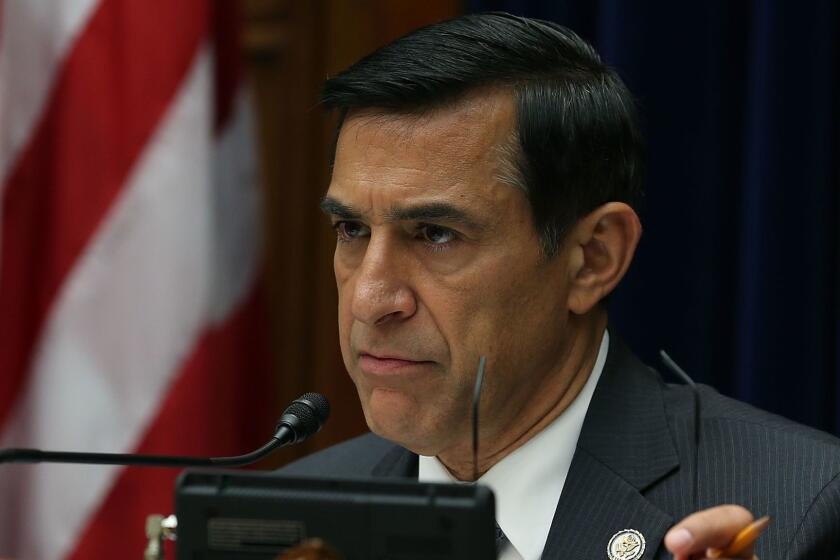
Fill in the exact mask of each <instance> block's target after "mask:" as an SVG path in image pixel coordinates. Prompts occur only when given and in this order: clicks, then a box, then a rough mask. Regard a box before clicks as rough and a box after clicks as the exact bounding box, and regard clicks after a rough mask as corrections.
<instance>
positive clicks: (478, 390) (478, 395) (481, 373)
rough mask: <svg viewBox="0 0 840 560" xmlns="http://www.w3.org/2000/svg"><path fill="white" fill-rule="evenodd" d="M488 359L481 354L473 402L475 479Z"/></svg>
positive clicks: (475, 476)
mask: <svg viewBox="0 0 840 560" xmlns="http://www.w3.org/2000/svg"><path fill="white" fill-rule="evenodd" d="M486 362H487V360H486V359H485V357H484V356H481V358H479V360H478V373H477V374H476V376H475V388H474V389H473V402H472V417H473V421H472V430H473V432H472V448H473V449H472V451H473V480H474V481H477V480H478V435H479V434H478V412H479V411H478V409H479V405H480V404H481V388H482V387H483V386H484V366H485V364H486Z"/></svg>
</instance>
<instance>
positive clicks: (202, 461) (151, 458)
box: [0, 393, 330, 467]
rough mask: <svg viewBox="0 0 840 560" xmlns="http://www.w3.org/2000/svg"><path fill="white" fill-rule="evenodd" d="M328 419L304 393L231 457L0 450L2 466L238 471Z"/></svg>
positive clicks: (326, 409) (324, 403)
mask: <svg viewBox="0 0 840 560" xmlns="http://www.w3.org/2000/svg"><path fill="white" fill-rule="evenodd" d="M329 415H330V403H329V401H328V400H327V398H326V397H324V396H323V395H320V394H318V393H306V394H304V395H303V396H301V397H300V398H298V399H295V400H294V401H293V402H292V404H290V405H289V406H288V408H286V410H285V411H283V415H282V416H281V417H280V420H279V421H278V423H277V428H276V430H275V433H274V436H273V437H272V438H271V440H270V441H269V442H268V443H266V444H265V445H263V446H262V447H260V448H259V449H257V450H255V451H252V452H251V453H247V454H245V455H236V456H233V457H179V456H169V455H138V454H131V453H83V452H75V451H42V450H40V449H0V464H2V463H74V464H87V465H134V466H144V467H242V466H245V465H250V464H251V463H255V462H256V461H258V460H260V459H262V458H263V457H265V456H266V455H268V454H269V453H271V452H272V451H273V450H275V449H277V448H278V447H284V446H286V445H293V444H295V443H300V442H301V441H303V440H305V439H306V438H307V437H309V436H311V435H313V434H315V433H316V432H318V430H320V429H321V427H322V426H323V425H324V422H326V420H327V418H328V417H329Z"/></svg>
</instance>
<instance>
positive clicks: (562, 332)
mask: <svg viewBox="0 0 840 560" xmlns="http://www.w3.org/2000/svg"><path fill="white" fill-rule="evenodd" d="M324 101H325V104H326V105H327V107H329V108H337V109H338V110H339V111H340V124H339V134H338V137H337V143H336V149H335V157H334V166H333V175H332V181H331V184H330V186H329V189H328V191H327V194H326V196H325V197H324V200H323V204H322V207H323V209H324V211H325V212H326V213H327V215H328V216H329V217H330V220H331V222H332V224H333V227H334V228H335V230H336V235H337V245H336V251H335V260H334V266H335V274H336V280H337V284H338V291H339V332H340V340H341V350H342V354H343V357H344V362H345V365H346V367H347V370H348V372H349V373H350V375H351V377H352V378H353V381H354V382H355V384H356V387H357V389H358V393H359V398H360V400H361V404H362V407H363V409H364V413H365V417H366V420H367V423H368V425H369V427H370V429H371V431H372V432H373V434H376V435H373V434H369V435H366V436H363V437H361V438H357V439H356V440H353V441H350V442H347V443H345V444H342V445H339V446H337V447H335V448H332V449H329V450H327V451H324V452H321V453H319V454H316V455H313V456H311V457H309V458H306V459H303V460H302V461H299V462H298V463H295V464H293V465H291V466H289V467H287V468H286V469H284V471H282V472H285V473H289V474H310V475H311V474H319V475H328V476H343V475H373V476H396V477H417V478H419V479H420V480H424V481H455V480H458V481H471V480H474V479H475V477H476V476H478V481H479V482H482V483H485V484H488V485H489V486H490V487H491V488H493V490H494V491H495V493H496V497H497V520H498V523H499V526H500V529H501V532H502V533H500V539H501V546H502V548H501V557H502V558H505V559H512V558H523V559H525V560H531V559H536V558H540V557H542V558H605V557H609V558H622V559H623V560H635V559H636V558H666V557H670V554H671V553H673V554H674V555H675V556H676V557H677V558H689V557H691V558H694V557H703V556H705V554H706V550H707V549H708V548H714V547H716V548H723V547H725V546H726V545H727V544H728V543H729V542H730V541H731V540H732V539H733V538H734V536H735V535H736V534H737V533H738V531H739V530H741V529H742V528H743V527H745V526H746V525H748V524H749V523H750V522H751V521H752V519H753V513H756V514H761V515H764V514H770V515H772V516H773V521H772V523H771V526H770V529H769V530H768V532H767V533H766V534H765V535H764V536H763V537H762V538H761V539H760V540H759V541H758V543H757V544H756V549H755V551H754V550H753V549H752V548H748V549H747V550H744V551H743V552H742V553H740V554H739V557H743V558H751V557H752V556H753V553H754V552H757V553H758V555H759V556H761V557H762V559H764V560H766V559H771V558H823V557H827V556H828V555H830V554H834V553H836V552H837V551H838V550H840V530H838V527H840V479H838V473H840V446H838V441H837V440H836V439H834V438H832V437H830V436H827V435H824V434H820V433H818V432H815V431H813V430H809V429H806V428H803V427H799V426H796V425H795V424H793V423H790V422H787V421H785V420H782V419H780V418H777V417H774V416H772V415H769V414H766V413H763V412H760V411H758V410H755V409H753V408H751V407H748V406H747V405H743V404H740V403H736V402H734V401H731V400H729V399H726V398H724V397H722V396H720V395H718V394H716V393H715V392H714V391H712V390H710V389H708V388H702V389H700V390H699V398H700V401H701V405H700V412H701V414H702V421H701V422H700V423H699V425H695V421H694V418H695V416H694V414H695V412H696V409H695V401H694V395H693V394H692V392H691V390H690V389H689V388H687V387H684V386H667V385H665V384H663V383H662V381H661V380H660V378H659V377H658V375H657V374H656V373H655V372H654V371H652V370H651V369H650V368H648V367H646V366H644V365H643V364H641V363H640V362H639V361H638V360H637V359H636V358H635V357H634V356H633V355H632V353H630V351H629V350H628V349H627V348H626V347H625V346H624V345H623V344H622V343H621V341H620V340H619V338H618V336H617V334H616V333H614V332H611V331H609V330H608V318H607V312H606V307H605V304H604V300H605V298H607V296H608V295H609V294H610V292H612V290H613V289H614V288H615V287H616V285H617V284H618V283H619V281H620V280H621V279H622V277H623V276H624V274H625V273H626V271H627V269H628V267H629V266H630V263H631V261H632V259H633V255H634V252H635V249H636V246H637V244H638V242H639V238H640V236H641V225H640V223H639V219H638V216H637V214H636V211H635V208H636V207H637V205H638V204H639V200H640V198H641V196H642V183H643V172H642V168H643V160H644V156H643V149H642V142H641V139H640V136H639V132H638V125H637V122H636V121H637V117H636V112H635V109H634V103H633V100H632V98H631V96H630V94H629V92H628V91H627V89H626V87H625V86H624V84H623V83H622V82H621V80H620V79H619V78H618V76H617V75H616V74H615V73H614V72H613V71H612V70H610V69H609V68H607V67H606V66H604V65H603V64H602V63H601V61H600V59H599V58H598V55H597V54H596V53H595V52H594V50H593V49H592V48H591V47H590V46H589V45H587V44H586V43H585V42H583V41H582V40H581V39H580V38H578V37H577V36H576V35H575V34H573V33H572V32H570V31H569V30H567V29H564V28H562V27H560V26H558V25H555V24H551V23H547V22H542V21H537V20H529V19H523V18H517V17H513V16H510V15H506V14H483V15H470V16H464V17H461V18H458V19H455V20H452V21H448V22H444V23H441V24H437V25H434V26H431V27H428V28H425V29H421V30H419V31H416V32H414V33H412V34H410V35H408V36H406V37H403V38H402V39H400V40H398V41H396V42H394V43H392V44H390V45H388V46H386V47H384V48H382V49H380V50H379V51H377V52H375V53H373V54H371V55H370V56H368V57H366V58H365V59H363V60H361V61H359V62H358V63H357V64H355V65H353V66H352V67H351V68H349V69H348V70H346V71H345V72H344V73H342V74H340V75H339V76H337V77H335V78H332V79H331V80H329V81H328V82H327V83H326V86H325V91H324ZM481 357H485V358H486V379H485V383H484V388H483V392H482V395H481V430H480V444H479V448H478V451H479V453H478V460H477V463H475V462H474V460H473V448H472V443H471V437H470V435H471V416H470V405H471V392H472V390H473V387H474V383H475V375H476V371H477V366H478V364H479V360H480V358H481ZM695 436H699V446H698V445H697V444H696V441H695ZM730 503H735V504H740V505H738V506H734V505H723V506H719V505H718V504H730ZM692 512H699V513H694V514H692ZM666 532H667V535H666ZM622 547H623V548H622Z"/></svg>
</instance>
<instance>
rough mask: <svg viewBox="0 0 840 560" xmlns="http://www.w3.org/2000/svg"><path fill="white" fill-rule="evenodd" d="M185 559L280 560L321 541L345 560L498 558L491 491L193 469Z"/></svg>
mask: <svg viewBox="0 0 840 560" xmlns="http://www.w3.org/2000/svg"><path fill="white" fill-rule="evenodd" d="M175 509H176V516H177V518H178V539H177V557H178V560H221V559H226V560H227V559H231V558H236V559H253V560H263V559H265V560H274V559H275V558H277V557H278V556H279V555H280V554H282V553H283V551H285V550H286V549H288V548H290V547H292V546H294V545H296V544H298V543H299V542H301V541H302V540H305V539H312V538H319V539H321V540H323V541H325V542H326V543H327V544H328V545H330V546H331V547H332V548H334V549H335V550H337V551H338V552H339V554H340V555H341V557H342V558H343V560H421V559H422V560H456V559H457V560H464V559H474V560H495V558H496V540H495V502H494V497H493V493H492V492H491V491H490V489H489V488H487V487H485V486H481V485H472V484H469V485H468V484H457V485H456V484H428V483H419V482H414V481H400V480H394V479H326V478H289V477H283V476H280V475H277V474H273V473H242V472H201V471H186V472H184V473H183V474H182V475H181V477H180V478H179V480H178V483H177V486H176V493H175Z"/></svg>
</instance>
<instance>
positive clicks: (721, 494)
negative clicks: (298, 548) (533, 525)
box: [279, 337, 840, 560]
mask: <svg viewBox="0 0 840 560" xmlns="http://www.w3.org/2000/svg"><path fill="white" fill-rule="evenodd" d="M700 395H701V402H702V405H701V410H702V420H701V427H700V445H699V449H698V446H696V445H695V443H694V408H693V397H692V393H691V391H690V390H689V389H688V388H687V387H684V386H672V385H666V384H664V383H663V382H662V380H661V379H660V377H659V375H658V374H657V373H656V372H655V371H653V370H652V369H650V368H649V367H647V366H645V365H644V364H642V363H641V362H640V361H639V360H638V359H637V358H636V357H635V356H634V355H633V354H632V353H631V352H630V351H629V350H628V349H627V348H626V346H624V345H623V344H622V343H621V342H620V341H619V340H618V338H617V337H613V339H612V341H611V344H610V351H609V355H608V357H607V362H606V365H605V367H604V372H603V374H602V376H601V379H600V380H599V383H598V387H597V389H596V390H595V394H594V396H593V398H592V402H591V404H590V406H589V410H588V412H587V415H586V420H585V422H584V425H583V429H582V431H581V435H580V440H579V442H578V446H577V450H576V452H575V455H574V459H573V460H572V465H571V468H570V470H569V474H568V478H567V479H566V484H565V487H564V489H563V494H562V496H561V497H560V501H559V503H558V505H557V510H556V512H555V514H554V521H553V523H552V527H551V531H550V533H549V536H548V540H547V542H546V546H545V551H544V553H543V558H545V559H554V558H598V559H602V558H606V547H607V542H608V540H609V539H610V537H611V536H612V535H613V534H615V533H616V532H617V531H620V530H622V529H636V530H637V531H639V532H641V533H642V534H643V535H644V537H645V539H646V541H647V548H646V550H645V553H644V556H643V558H645V559H651V558H657V559H664V558H670V556H669V555H668V553H667V552H666V551H665V549H664V547H663V546H662V544H661V541H662V538H663V536H664V534H665V532H666V531H667V530H668V528H670V527H671V526H672V525H674V523H676V522H677V521H679V520H680V519H682V518H683V517H684V516H686V515H688V514H689V513H691V512H693V511H697V510H699V509H703V508H707V507H711V506H715V505H720V504H726V503H734V504H741V505H743V506H745V507H747V508H748V509H749V510H750V511H752V512H753V513H754V514H756V515H757V516H758V515H765V514H769V515H771V516H772V518H773V521H772V523H771V525H770V528H769V529H768V531H767V532H766V534H764V535H763V536H762V537H761V539H759V541H758V545H757V551H756V552H757V554H758V556H759V558H761V560H772V559H783V558H784V559H806V558H807V559H826V558H828V559H833V558H840V440H838V439H837V438H834V437H832V436H830V435H828V434H824V433H822V432H818V431H816V430H813V429H810V428H806V427H803V426H800V425H797V424H795V423H793V422H790V421H789V420H785V419H783V418H780V417H778V416H774V415H772V414H769V413H766V412H763V411H761V410H758V409H755V408H753V407H751V406H749V405H746V404H744V403H740V402H738V401H734V400H731V399H729V398H726V397H723V396H721V395H719V394H718V393H716V392H715V391H714V390H712V389H710V388H707V387H701V388H700ZM695 453H697V454H698V455H697V459H698V464H699V469H698V472H699V495H698V496H697V497H696V499H695V496H694V491H693V488H694V477H695V469H694V465H695V461H694V459H695ZM279 472H280V473H286V474H293V475H306V476H338V477H340V476H374V477H408V478H411V477H414V478H416V477H417V456H416V455H414V454H412V453H411V452H409V451H407V450H405V449H403V448H402V447H398V446H396V445H394V444H392V443H390V442H387V441H385V440H383V439H381V438H378V437H376V436H375V435H372V434H368V435H365V436H361V437H359V438H356V439H354V440H350V441H348V442H345V443H343V444H340V445H337V446H335V447H332V448H330V449H327V450H325V451H322V452H320V453H316V454H314V455H311V456H309V457H305V458H304V459H301V460H300V461H298V462H296V463H293V464H291V465H289V466H287V467H285V468H284V469H282V470H281V471H279Z"/></svg>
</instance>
